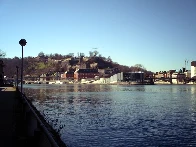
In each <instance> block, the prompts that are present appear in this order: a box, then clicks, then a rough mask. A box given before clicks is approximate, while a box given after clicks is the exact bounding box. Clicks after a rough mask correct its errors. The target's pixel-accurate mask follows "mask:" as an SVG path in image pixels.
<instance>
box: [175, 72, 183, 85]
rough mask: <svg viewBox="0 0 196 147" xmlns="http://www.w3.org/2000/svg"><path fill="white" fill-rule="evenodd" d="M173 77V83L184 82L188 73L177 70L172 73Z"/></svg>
mask: <svg viewBox="0 0 196 147" xmlns="http://www.w3.org/2000/svg"><path fill="white" fill-rule="evenodd" d="M172 78H173V79H172V83H173V84H184V83H185V78H186V75H185V74H184V73H179V72H175V73H173V74H172Z"/></svg>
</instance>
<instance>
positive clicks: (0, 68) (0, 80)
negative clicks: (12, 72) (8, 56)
mask: <svg viewBox="0 0 196 147" xmlns="http://www.w3.org/2000/svg"><path fill="white" fill-rule="evenodd" d="M3 66H4V64H3V61H2V60H0V86H2V85H3V79H4V72H3Z"/></svg>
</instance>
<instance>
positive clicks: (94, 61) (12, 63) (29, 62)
mask: <svg viewBox="0 0 196 147" xmlns="http://www.w3.org/2000/svg"><path fill="white" fill-rule="evenodd" d="M2 60H3V62H4V64H5V67H4V75H6V76H8V77H14V76H15V75H16V66H18V67H19V69H20V67H21V59H20V58H18V57H14V58H3V59H2ZM77 68H99V69H104V68H118V69H119V71H122V72H128V71H136V70H138V71H146V69H145V68H144V67H143V66H142V65H141V64H137V65H135V66H131V67H128V66H125V65H120V64H118V63H116V62H113V61H112V59H111V58H110V57H108V58H105V57H101V56H99V57H97V56H91V57H84V56H78V57H73V56H71V55H65V56H63V55H60V54H54V55H50V56H47V55H44V54H39V56H37V57H25V58H24V74H25V75H31V76H39V75H41V74H44V73H54V72H65V71H75V70H76V69H77ZM19 73H20V70H19ZM19 75H20V74H19Z"/></svg>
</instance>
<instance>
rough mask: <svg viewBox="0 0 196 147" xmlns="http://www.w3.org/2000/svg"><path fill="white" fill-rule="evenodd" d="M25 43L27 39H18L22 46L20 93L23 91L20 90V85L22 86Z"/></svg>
mask: <svg viewBox="0 0 196 147" xmlns="http://www.w3.org/2000/svg"><path fill="white" fill-rule="evenodd" d="M26 43H27V41H26V40H25V39H21V40H20V41H19V44H20V45H21V46H22V65H21V87H20V88H21V93H22V92H23V91H22V89H23V88H22V86H23V46H25V45H26Z"/></svg>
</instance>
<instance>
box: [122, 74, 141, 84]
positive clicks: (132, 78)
mask: <svg viewBox="0 0 196 147" xmlns="http://www.w3.org/2000/svg"><path fill="white" fill-rule="evenodd" d="M122 81H134V82H143V81H144V72H125V73H122Z"/></svg>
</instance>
